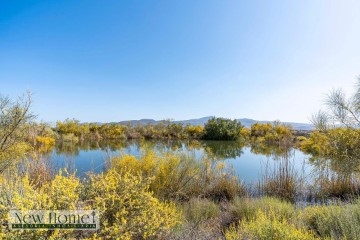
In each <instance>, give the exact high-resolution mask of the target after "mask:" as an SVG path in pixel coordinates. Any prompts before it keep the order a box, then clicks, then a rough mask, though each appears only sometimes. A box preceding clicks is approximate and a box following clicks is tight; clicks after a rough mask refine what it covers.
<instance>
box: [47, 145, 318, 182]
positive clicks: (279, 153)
mask: <svg viewBox="0 0 360 240" xmlns="http://www.w3.org/2000/svg"><path fill="white" fill-rule="evenodd" d="M147 150H153V151H155V152H174V153H183V154H187V155H192V156H194V157H196V158H199V159H200V158H201V157H202V156H204V155H207V156H209V155H211V156H212V157H213V158H214V159H216V160H217V161H223V162H225V163H226V165H227V166H229V167H232V168H233V170H234V172H235V174H236V175H237V176H238V177H239V179H240V180H241V181H243V182H245V183H248V184H255V183H257V182H258V181H259V180H260V179H261V177H262V176H263V175H264V174H265V173H266V172H267V171H269V170H270V171H271V169H275V168H276V167H277V166H278V165H279V164H281V163H283V162H284V161H286V162H287V163H289V164H290V166H291V168H292V170H293V171H295V172H297V173H298V174H301V175H303V176H306V177H307V178H309V179H311V178H312V173H313V172H314V166H313V165H312V164H311V163H310V162H309V159H310V156H309V155H306V154H304V153H303V152H301V151H300V150H298V149H295V148H279V147H274V146H273V147H270V146H265V145H260V146H250V145H246V144H244V143H241V142H231V141H174V140H172V141H153V140H151V141H150V140H141V141H140V140H138V141H110V142H82V143H78V144H71V143H61V144H58V145H57V146H56V147H55V148H54V150H53V151H52V152H51V153H49V154H48V155H47V158H49V159H50V161H51V163H52V166H53V167H55V168H62V167H67V168H68V169H69V170H70V171H74V170H75V169H76V174H77V175H78V176H79V177H83V176H85V175H86V173H87V172H89V171H93V172H95V173H99V172H102V171H104V169H105V168H106V166H107V163H108V160H109V159H110V158H111V157H114V156H120V155H123V154H130V155H135V156H137V157H138V156H140V155H141V154H142V152H144V151H147Z"/></svg>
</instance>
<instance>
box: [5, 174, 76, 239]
mask: <svg viewBox="0 0 360 240" xmlns="http://www.w3.org/2000/svg"><path fill="white" fill-rule="evenodd" d="M79 184H80V182H79V179H77V178H76V177H75V176H74V175H69V174H67V175H63V173H62V171H60V172H59V174H58V175H56V176H55V178H54V180H53V181H51V182H49V183H46V184H44V185H43V186H42V187H40V188H36V187H35V186H34V185H33V184H31V181H30V179H29V177H28V176H27V175H26V176H24V177H20V176H18V175H17V174H15V175H13V176H6V177H5V176H4V175H0V219H1V220H2V221H3V222H4V223H5V221H6V219H8V214H9V211H10V209H21V210H35V209H38V210H43V209H64V210H67V209H76V204H77V202H78V199H79V194H78V187H79ZM71 232H72V231H71V230H67V231H53V232H49V231H45V230H41V231H31V230H21V231H9V230H8V229H6V228H2V229H1V232H0V239H2V238H5V237H6V238H9V239H21V238H22V239H41V238H44V239H45V238H51V237H56V236H58V237H59V236H65V235H67V234H70V233H71Z"/></svg>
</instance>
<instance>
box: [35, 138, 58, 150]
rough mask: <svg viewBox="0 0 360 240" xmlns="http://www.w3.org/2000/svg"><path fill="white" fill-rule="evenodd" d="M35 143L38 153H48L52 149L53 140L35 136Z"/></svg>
mask: <svg viewBox="0 0 360 240" xmlns="http://www.w3.org/2000/svg"><path fill="white" fill-rule="evenodd" d="M36 143H37V146H38V151H40V152H48V151H49V150H51V149H52V148H53V147H54V145H55V138H52V137H41V136H36Z"/></svg>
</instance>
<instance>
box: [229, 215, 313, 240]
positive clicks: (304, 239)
mask: <svg viewBox="0 0 360 240" xmlns="http://www.w3.org/2000/svg"><path fill="white" fill-rule="evenodd" d="M225 239H227V240H238V239H257V240H288V239H291V240H311V239H316V238H315V236H314V235H313V234H312V233H311V232H309V231H307V230H306V229H304V228H298V227H296V226H295V225H294V224H293V223H290V222H289V221H288V220H287V219H285V218H281V217H277V216H276V215H275V214H274V213H271V212H270V215H269V213H268V214H266V213H265V212H263V211H261V210H259V211H258V212H257V213H256V217H255V218H254V219H252V220H250V221H240V222H239V226H238V227H235V226H231V227H230V228H229V229H228V230H226V231H225Z"/></svg>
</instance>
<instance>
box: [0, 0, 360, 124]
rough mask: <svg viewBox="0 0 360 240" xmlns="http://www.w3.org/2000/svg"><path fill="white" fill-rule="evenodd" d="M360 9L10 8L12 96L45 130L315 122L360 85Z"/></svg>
mask: <svg viewBox="0 0 360 240" xmlns="http://www.w3.org/2000/svg"><path fill="white" fill-rule="evenodd" d="M359 18H360V1H346V0H345V1H329V0H326V1H325V0H324V1H321V0H318V1H313V0H308V1H295V0H294V1H265V0H264V1H250V0H249V1H240V0H238V1H229V0H224V1H219V0H216V1H212V0H206V1H205V0H204V1H199V0H192V1H169V0H166V1H165V0H164V1H159V0H157V1H118V0H116V1H110V0H108V1H100V0H98V1H92V0H82V1H71V0H65V1H52V0H47V1H31V0H27V1H16V0H14V1H10V0H8V1H6V0H4V1H0V93H1V94H2V95H8V96H11V97H14V96H17V95H19V94H21V93H23V92H24V91H26V90H30V91H31V92H33V94H34V105H33V111H34V112H35V113H37V114H38V116H39V117H38V119H39V120H44V121H55V120H63V119H65V118H68V117H70V118H76V119H79V120H81V121H101V122H109V121H119V120H127V119H140V118H154V119H165V118H171V119H176V120H180V119H189V118H198V117H203V116H209V115H216V116H223V117H228V118H243V117H247V118H254V119H258V120H275V119H280V120H282V121H298V122H308V119H309V117H310V116H311V114H312V113H313V112H315V111H317V110H318V109H319V108H320V107H322V104H323V99H324V96H325V94H326V93H327V92H328V91H329V90H331V89H332V88H336V87H343V88H344V89H345V90H346V91H347V92H350V90H351V89H352V87H353V86H354V83H355V81H356V78H357V76H359V75H360V44H359V43H360V20H359Z"/></svg>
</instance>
